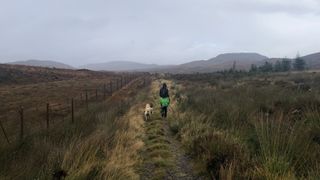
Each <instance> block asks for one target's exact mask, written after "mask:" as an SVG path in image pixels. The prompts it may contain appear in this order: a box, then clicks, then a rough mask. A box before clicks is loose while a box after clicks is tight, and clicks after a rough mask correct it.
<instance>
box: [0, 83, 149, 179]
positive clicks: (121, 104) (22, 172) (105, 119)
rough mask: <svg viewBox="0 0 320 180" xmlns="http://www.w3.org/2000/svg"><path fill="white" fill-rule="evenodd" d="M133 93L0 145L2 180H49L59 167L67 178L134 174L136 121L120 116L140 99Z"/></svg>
mask: <svg viewBox="0 0 320 180" xmlns="http://www.w3.org/2000/svg"><path fill="white" fill-rule="evenodd" d="M141 82H142V81H141ZM141 82H138V83H135V84H139V83H141ZM135 84H133V85H135ZM137 93H138V91H137V88H135V87H134V88H132V87H128V89H126V90H123V91H120V92H119V93H116V94H115V95H114V96H113V97H112V98H111V99H110V100H108V101H105V102H101V103H98V104H91V105H90V107H89V112H88V111H87V110H81V111H79V112H77V113H76V118H75V123H74V124H72V123H71V122H69V121H64V122H61V123H59V124H58V123H57V124H54V126H51V128H50V130H49V132H47V131H39V132H38V133H33V134H32V135H29V136H27V137H25V139H24V140H23V142H19V143H17V144H12V145H11V146H9V147H8V148H5V149H1V150H0V154H1V155H0V179H52V175H53V173H55V172H57V171H60V170H63V171H65V172H66V173H67V178H69V179H124V178H129V177H130V178H135V177H136V175H135V174H134V173H133V172H132V168H131V167H132V166H133V165H132V164H133V163H136V161H135V160H132V159H133V157H134V156H133V154H134V153H135V152H136V151H137V149H138V147H139V146H141V144H139V142H138V141H136V140H135V139H134V138H135V136H137V133H136V132H135V131H134V127H135V126H137V125H135V124H134V123H133V122H132V121H130V119H123V118H124V116H123V115H124V114H125V113H126V112H127V111H128V109H129V107H131V106H132V105H133V104H134V103H136V102H137V101H138V99H136V98H135V95H136V94H137ZM140 93H145V89H144V90H142V92H140ZM128 142H134V143H132V144H128ZM128 149H130V150H128ZM127 152H130V153H127ZM135 179H137V178H135Z"/></svg>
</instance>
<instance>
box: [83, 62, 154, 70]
mask: <svg viewBox="0 0 320 180" xmlns="http://www.w3.org/2000/svg"><path fill="white" fill-rule="evenodd" d="M80 67H81V68H85V69H90V70H95V71H137V70H145V69H151V68H157V67H158V65H155V64H142V63H137V62H130V61H112V62H106V63H97V64H87V65H83V66H80Z"/></svg>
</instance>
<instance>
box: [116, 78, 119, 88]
mask: <svg viewBox="0 0 320 180" xmlns="http://www.w3.org/2000/svg"><path fill="white" fill-rule="evenodd" d="M116 84H117V88H116V90H119V79H118V78H117V79H116Z"/></svg>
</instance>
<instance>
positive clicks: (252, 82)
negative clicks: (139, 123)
mask: <svg viewBox="0 0 320 180" xmlns="http://www.w3.org/2000/svg"><path fill="white" fill-rule="evenodd" d="M178 77H179V81H178V82H179V83H180V84H182V85H183V86H185V87H184V88H183V89H181V91H180V93H179V95H180V96H181V97H184V98H181V101H180V102H179V110H180V113H181V114H180V115H179V116H178V117H176V118H175V119H174V120H172V122H170V127H171V129H172V131H173V132H175V133H176V135H177V138H178V139H180V140H181V142H182V143H183V144H184V146H185V148H186V149H187V150H188V152H189V154H190V155H192V157H193V158H194V160H195V164H196V166H195V167H196V169H198V171H199V173H204V174H207V175H208V176H209V177H211V178H213V179H300V178H306V179H317V177H319V173H317V172H318V171H319V164H320V159H319V158H317V157H319V152H320V146H319V144H320V140H319V139H320V134H319V132H320V122H319V119H320V114H319V107H320V106H319V105H320V96H319V92H320V87H319V85H318V84H317V83H316V82H317V77H319V76H314V75H310V74H306V75H301V74H300V75H296V74H294V75H288V74H279V75H270V76H266V77H263V78H262V77H260V76H257V77H254V76H250V77H237V78H234V77H225V78H224V77H219V78H216V77H213V78H211V77H210V75H206V77H207V79H206V80H204V79H197V77H196V76H195V77H192V78H191V77H190V76H183V75H179V76H178ZM211 81H213V83H211ZM295 81H299V83H301V82H303V83H307V84H308V86H310V88H311V89H312V90H311V91H310V90H309V89H301V88H299V87H297V86H296V82H295ZM275 82H277V83H275ZM280 82H281V83H280Z"/></svg>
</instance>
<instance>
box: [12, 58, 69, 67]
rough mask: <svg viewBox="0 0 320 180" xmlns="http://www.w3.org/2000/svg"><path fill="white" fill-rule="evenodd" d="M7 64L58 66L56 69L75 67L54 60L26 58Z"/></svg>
mask: <svg viewBox="0 0 320 180" xmlns="http://www.w3.org/2000/svg"><path fill="white" fill-rule="evenodd" d="M7 64H16V65H25V66H38V67H48V68H58V69H75V68H74V67H72V66H70V65H67V64H64V63H60V62H56V61H47V60H34V59H31V60H26V61H15V62H9V63H7Z"/></svg>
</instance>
